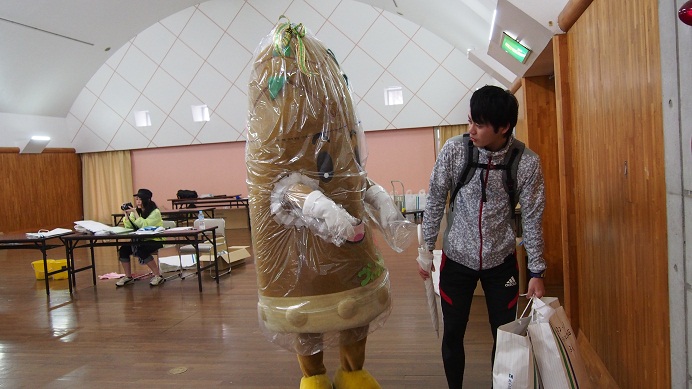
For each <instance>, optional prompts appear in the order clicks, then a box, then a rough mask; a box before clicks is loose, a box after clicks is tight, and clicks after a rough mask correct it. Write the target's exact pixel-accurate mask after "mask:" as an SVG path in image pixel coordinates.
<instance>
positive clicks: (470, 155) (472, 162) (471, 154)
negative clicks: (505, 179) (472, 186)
mask: <svg viewBox="0 0 692 389" xmlns="http://www.w3.org/2000/svg"><path fill="white" fill-rule="evenodd" d="M462 142H463V144H464V146H466V163H465V164H464V168H463V169H462V170H461V174H459V179H458V180H457V186H456V188H454V191H453V192H452V196H451V197H450V198H449V209H450V210H454V199H456V197H457V193H459V189H461V187H462V186H464V185H466V184H468V183H469V181H471V178H473V175H474V174H475V173H476V168H477V167H478V149H477V148H476V147H474V146H473V142H471V136H470V135H469V134H468V133H467V134H463V135H462Z"/></svg>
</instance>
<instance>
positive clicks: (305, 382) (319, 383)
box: [300, 374, 332, 389]
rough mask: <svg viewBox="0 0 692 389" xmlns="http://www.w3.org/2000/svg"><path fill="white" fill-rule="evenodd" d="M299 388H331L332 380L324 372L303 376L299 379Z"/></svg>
mask: <svg viewBox="0 0 692 389" xmlns="http://www.w3.org/2000/svg"><path fill="white" fill-rule="evenodd" d="M300 389H332V381H331V380H329V377H327V375H326V374H319V375H314V376H312V377H303V378H301V379H300Z"/></svg>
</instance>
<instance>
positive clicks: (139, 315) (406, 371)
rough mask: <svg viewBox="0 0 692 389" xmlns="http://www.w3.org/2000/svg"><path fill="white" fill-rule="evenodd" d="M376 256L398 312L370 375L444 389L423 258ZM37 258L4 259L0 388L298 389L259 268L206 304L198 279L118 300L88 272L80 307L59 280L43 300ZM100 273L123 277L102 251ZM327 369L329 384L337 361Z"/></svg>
mask: <svg viewBox="0 0 692 389" xmlns="http://www.w3.org/2000/svg"><path fill="white" fill-rule="evenodd" d="M227 237H228V239H229V244H231V245H248V244H249V242H250V238H249V232H248V231H247V230H229V233H228V234H227ZM379 246H380V248H381V249H382V252H383V254H384V256H385V261H386V264H387V266H388V268H389V270H390V273H391V278H392V295H393V299H394V305H393V310H392V313H391V316H390V317H389V319H388V321H387V323H386V324H385V326H384V327H383V328H382V329H380V330H378V331H376V332H374V333H373V334H372V335H371V336H370V337H369V338H368V351H367V359H366V366H365V367H366V369H368V370H369V371H370V372H371V373H372V374H373V375H374V376H375V377H376V378H377V379H378V381H379V382H380V384H381V385H382V387H383V388H397V389H406V388H410V389H421V388H423V389H424V388H444V387H446V381H445V378H444V371H443V368H442V361H441V357H440V339H438V338H437V336H436V334H435V332H434V331H433V330H432V325H431V322H430V317H429V314H428V309H427V305H426V300H425V292H424V289H423V282H422V280H421V279H420V278H419V276H418V274H417V265H416V262H415V257H416V251H415V248H414V247H411V248H409V249H408V250H406V251H405V252H404V253H402V254H397V253H395V252H394V251H392V250H391V249H389V247H387V246H386V245H383V244H380V245H379ZM165 254H166V253H163V255H165ZM171 254H172V253H171ZM64 256H65V253H64V250H63V249H62V248H59V249H54V250H52V251H50V252H49V258H55V259H58V258H64ZM37 259H40V254H39V252H38V251H29V250H26V251H25V250H7V251H2V250H0V269H2V272H0V388H5V387H7V388H68V387H69V388H96V387H98V388H123V387H145V388H146V387H150V388H192V387H196V388H212V387H233V388H248V389H251V388H257V389H260V388H262V389H267V388H298V386H299V380H300V377H301V374H300V369H299V367H298V364H297V362H296V357H295V356H294V355H293V354H292V353H290V352H288V351H285V350H283V349H280V348H279V347H277V346H275V345H274V344H272V343H269V342H268V341H267V340H266V339H265V338H264V336H263V335H262V333H261V332H260V330H259V327H258V324H257V314H256V303H257V289H256V277H255V267H254V265H253V263H252V260H251V259H250V260H248V261H247V263H246V264H245V265H243V266H240V267H236V268H234V269H233V272H232V275H231V276H225V277H224V278H222V279H221V281H220V284H219V285H218V286H217V285H216V284H215V283H214V281H213V280H212V279H211V277H209V274H205V275H204V278H203V286H204V290H203V292H202V293H200V292H199V291H198V289H197V280H196V279H195V278H189V279H186V280H179V279H174V280H171V281H168V282H166V283H165V284H164V285H162V286H160V287H150V286H149V284H148V282H147V281H144V280H143V281H139V282H136V283H135V284H134V285H130V286H126V287H123V288H117V289H116V287H115V280H112V279H111V280H97V285H95V286H94V285H92V281H91V273H90V272H82V273H79V274H78V275H77V286H76V292H75V293H74V296H73V298H72V299H71V298H70V296H69V293H68V289H67V281H66V280H52V281H51V294H50V297H47V296H46V293H45V289H44V283H43V281H36V280H35V276H34V271H33V269H32V268H31V265H30V264H31V262H32V261H34V260H37ZM86 261H87V256H86V252H79V253H78V254H77V265H78V266H79V264H80V263H82V264H84V263H86ZM96 266H97V275H101V274H105V273H110V272H118V273H122V270H121V269H119V265H118V263H117V259H116V253H115V249H114V248H102V249H99V250H97V262H96ZM137 271H142V272H143V271H144V269H143V267H142V266H139V267H138V268H137ZM475 299H476V301H474V304H473V312H472V316H471V321H470V323H469V326H468V332H467V336H466V355H467V357H466V359H467V366H466V376H465V377H466V378H465V381H466V382H465V384H466V385H465V386H466V387H468V388H488V387H489V386H490V383H491V367H490V350H491V346H492V337H491V334H490V330H489V326H488V324H487V314H486V312H485V303H484V301H483V297H481V296H477V297H475ZM325 362H326V365H327V369H328V374H329V375H333V374H334V371H335V370H336V369H337V368H338V359H337V355H336V352H335V351H334V350H329V351H328V352H327V353H326V354H325ZM176 373H177V374H176Z"/></svg>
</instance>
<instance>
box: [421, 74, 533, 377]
mask: <svg viewBox="0 0 692 389" xmlns="http://www.w3.org/2000/svg"><path fill="white" fill-rule="evenodd" d="M470 105H471V110H470V115H469V119H468V120H469V132H468V133H467V134H464V135H460V136H456V137H453V138H451V139H449V140H448V141H447V142H446V143H445V145H444V146H443V147H442V150H441V151H440V154H439V155H438V157H437V161H436V163H435V167H434V168H433V171H432V175H431V176H430V191H429V194H428V198H427V203H426V210H425V217H424V218H423V235H424V238H425V243H426V245H427V248H428V249H429V250H430V251H432V250H433V249H434V248H435V242H436V241H437V235H438V233H439V230H440V221H441V220H442V217H443V215H444V213H445V206H446V201H447V198H448V195H449V196H450V197H451V201H450V211H449V212H448V216H447V229H446V231H445V232H444V235H443V253H442V261H441V263H440V269H439V271H440V296H441V305H442V315H443V320H444V335H443V337H442V360H443V362H444V368H445V374H446V376H447V383H448V385H449V388H450V389H457V388H461V387H462V384H463V380H464V366H465V356H464V333H465V332H466V325H467V323H468V319H469V312H470V310H471V302H472V301H473V292H474V290H475V289H476V284H477V283H478V281H479V280H480V282H481V285H482V287H483V291H484V293H485V299H486V305H487V308H488V316H489V321H490V327H491V331H492V334H493V354H492V355H491V361H493V360H494V355H495V339H496V333H497V327H499V326H500V325H502V324H506V323H508V322H510V321H512V320H514V319H515V316H516V308H517V300H518V298H519V284H518V281H519V270H518V266H517V258H516V252H515V250H516V236H515V235H516V233H515V228H514V225H513V216H514V205H516V203H517V202H518V203H519V204H520V205H521V214H522V221H523V240H524V247H525V249H526V253H527V257H528V269H529V272H528V275H529V284H528V289H527V297H531V296H536V297H542V296H543V294H544V293H545V286H544V284H543V277H544V275H545V268H546V264H545V260H544V259H543V230H542V227H541V220H542V217H543V209H544V208H545V193H544V183H543V174H542V172H541V166H540V160H539V157H538V155H536V153H534V152H533V151H531V150H530V149H528V148H525V147H524V146H523V144H521V142H519V141H518V140H517V139H515V138H514V137H513V136H512V131H513V129H514V126H515V125H516V123H517V116H518V103H517V99H516V98H515V97H514V95H512V94H511V93H510V92H509V91H506V90H503V89H501V88H498V87H496V86H489V85H486V86H484V87H482V88H480V89H478V90H477V91H475V92H474V93H473V95H472V96H471V104H470ZM471 153H472V154H471ZM510 154H514V155H515V157H516V158H515V159H517V160H518V161H514V160H513V158H511V155H510ZM467 165H469V168H467ZM462 176H466V177H462ZM423 253H424V251H423ZM421 255H427V253H424V254H421ZM419 273H420V275H421V277H422V278H423V279H427V278H428V277H429V276H430V274H429V273H428V272H426V271H425V270H423V269H420V268H419Z"/></svg>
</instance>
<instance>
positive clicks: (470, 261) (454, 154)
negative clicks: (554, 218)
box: [423, 136, 546, 273]
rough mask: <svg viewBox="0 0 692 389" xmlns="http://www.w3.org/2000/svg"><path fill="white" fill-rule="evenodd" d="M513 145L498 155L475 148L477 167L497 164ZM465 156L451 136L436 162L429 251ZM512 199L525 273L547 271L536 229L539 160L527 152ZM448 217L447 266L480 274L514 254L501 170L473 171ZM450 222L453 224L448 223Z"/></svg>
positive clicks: (541, 203) (426, 222) (427, 225)
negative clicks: (519, 218) (516, 206)
mask: <svg viewBox="0 0 692 389" xmlns="http://www.w3.org/2000/svg"><path fill="white" fill-rule="evenodd" d="M512 142H514V137H510V139H509V141H508V142H507V145H505V147H503V148H502V149H501V150H499V151H488V150H486V149H482V148H479V150H478V151H479V153H478V162H479V163H487V164H488V165H491V164H501V163H502V162H503V161H504V159H505V155H506V154H507V150H508V149H509V148H510V145H511V144H512ZM466 153H467V149H466V147H465V146H464V142H463V140H462V136H456V137H453V138H451V139H449V140H448V141H447V142H446V143H445V145H444V146H443V147H442V150H441V151H440V154H439V155H438V157H437V161H436V162H435V167H434V169H433V172H432V175H431V176H430V193H429V194H428V198H427V202H426V206H425V217H424V218H423V235H424V238H425V242H426V244H427V245H428V249H431V250H432V249H433V248H434V247H435V242H436V241H437V235H438V233H439V230H440V221H441V220H442V217H443V215H444V212H445V206H446V202H447V198H448V194H449V195H450V196H451V193H452V192H453V191H454V189H455V188H456V185H457V182H458V180H459V177H460V175H461V172H462V171H463V170H464V165H465V164H466ZM482 186H485V188H486V201H485V202H483V201H482V197H481V194H482ZM517 193H518V194H519V204H520V205H521V215H522V222H523V223H522V225H523V240H524V248H525V249H526V253H527V256H528V268H529V270H530V271H531V272H532V273H540V272H542V271H543V270H545V268H546V264H545V260H544V259H543V230H542V227H541V220H542V216H543V209H544V208H545V188H544V183H543V174H542V172H541V165H540V160H539V157H538V155H536V153H534V152H533V151H531V150H529V148H528V147H527V148H526V149H525V150H524V153H523V154H522V156H521V160H520V161H519V166H518V171H517ZM450 216H451V217H450ZM450 216H448V219H447V223H448V227H447V231H446V232H445V233H446V236H444V253H445V255H446V256H447V257H448V258H449V259H450V260H452V261H455V262H458V263H460V264H462V265H464V266H466V267H468V268H471V269H474V270H484V269H490V268H493V267H496V266H498V265H500V264H502V263H503V262H504V259H505V258H506V257H507V256H508V255H510V254H512V253H513V252H514V251H515V245H516V242H515V233H514V228H513V224H512V223H513V219H512V217H513V214H512V212H510V206H509V195H508V194H507V191H506V190H505V188H504V178H503V171H502V170H492V169H490V170H486V169H481V168H477V169H476V171H475V173H474V176H473V177H472V178H471V181H470V182H469V183H468V184H467V185H465V186H463V187H462V188H461V189H460V190H459V193H458V194H457V196H456V199H455V201H454V213H453V214H451V215H450ZM452 217H453V218H454V220H450V219H451V218H452Z"/></svg>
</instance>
